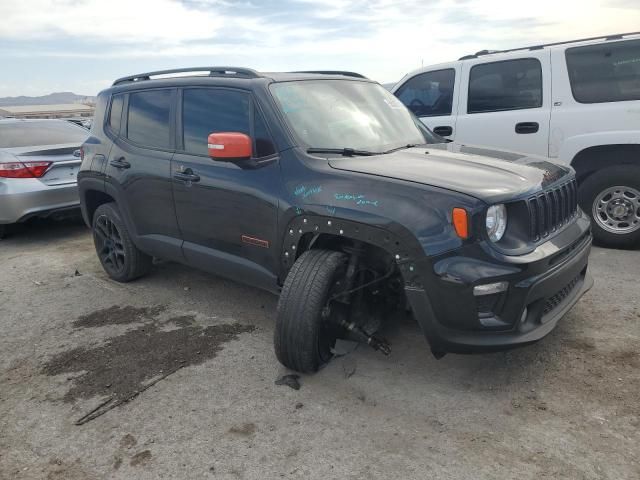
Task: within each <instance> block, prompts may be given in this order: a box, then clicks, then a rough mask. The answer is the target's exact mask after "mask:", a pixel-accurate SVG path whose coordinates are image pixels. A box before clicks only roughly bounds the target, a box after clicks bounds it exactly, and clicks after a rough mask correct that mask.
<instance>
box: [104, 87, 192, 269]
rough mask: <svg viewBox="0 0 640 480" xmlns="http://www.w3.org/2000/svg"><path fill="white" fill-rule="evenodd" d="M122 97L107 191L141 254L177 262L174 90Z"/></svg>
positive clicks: (107, 165) (130, 94)
mask: <svg viewBox="0 0 640 480" xmlns="http://www.w3.org/2000/svg"><path fill="white" fill-rule="evenodd" d="M125 97H126V98H125V100H124V103H125V110H124V112H123V116H122V125H121V127H120V134H119V136H118V137H117V138H116V139H115V141H114V143H113V147H112V148H111V151H110V153H109V156H108V159H107V162H106V163H107V164H106V169H105V175H106V177H105V178H106V188H107V193H110V194H112V195H114V196H115V198H116V200H117V201H118V207H119V208H120V209H121V211H122V212H123V214H124V215H125V216H126V218H125V220H128V221H129V224H128V226H129V227H130V228H132V229H133V232H134V235H135V237H136V242H137V243H138V246H139V247H141V248H142V250H144V251H146V252H148V253H150V254H152V255H156V256H159V257H163V258H176V256H178V257H179V256H181V249H180V246H181V240H180V233H179V230H178V223H177V220H176V212H175V206H174V203H173V193H172V189H171V158H172V157H173V152H174V149H175V142H174V135H173V132H174V123H173V119H174V112H175V97H176V90H175V89H172V88H161V89H147V90H141V91H134V92H130V93H128V94H127V95H125Z"/></svg>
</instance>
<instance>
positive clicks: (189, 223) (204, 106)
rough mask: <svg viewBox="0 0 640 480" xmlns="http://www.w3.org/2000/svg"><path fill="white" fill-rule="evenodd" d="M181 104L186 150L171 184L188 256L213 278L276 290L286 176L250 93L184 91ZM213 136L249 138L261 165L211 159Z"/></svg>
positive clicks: (174, 165) (181, 137)
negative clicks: (279, 211) (271, 286)
mask: <svg viewBox="0 0 640 480" xmlns="http://www.w3.org/2000/svg"><path fill="white" fill-rule="evenodd" d="M179 105H180V106H179V110H178V111H179V114H178V123H179V127H178V132H179V134H178V142H179V146H178V151H177V152H176V155H175V157H174V158H173V162H172V175H173V178H172V181H173V192H174V198H175V204H176V212H177V215H178V223H179V225H180V231H181V232H182V236H183V238H184V245H183V251H184V256H185V258H186V259H187V261H188V262H189V263H190V264H192V265H195V266H198V267H200V268H204V269H206V270H209V271H212V272H214V273H219V274H221V275H223V276H227V277H231V278H234V277H235V278H239V277H241V278H242V280H243V282H245V283H249V284H254V285H256V286H263V287H264V286H265V284H263V282H268V281H272V282H273V284H275V277H274V276H273V275H272V273H271V272H275V271H276V268H277V253H275V252H274V249H275V248H274V247H275V245H276V244H277V231H278V230H277V206H278V194H277V192H278V189H279V185H280V175H279V173H280V170H279V167H278V161H277V156H276V152H275V149H274V146H273V142H272V141H271V136H270V135H269V132H268V129H267V126H266V124H265V122H264V119H263V117H262V115H261V114H260V111H259V110H258V109H257V108H256V105H255V103H254V100H253V98H252V95H251V93H250V92H248V91H244V90H238V89H229V88H213V87H192V88H184V89H183V90H182V91H181V95H180V97H179ZM181 132H182V133H183V134H182V135H180V133H181ZM214 132H241V133H245V134H247V135H250V136H251V138H253V139H254V148H253V150H254V156H255V159H256V164H254V166H253V167H252V168H246V167H245V166H243V165H242V163H233V162H228V161H216V160H213V159H211V158H210V157H209V155H208V149H207V137H208V136H209V134H210V133H214ZM267 288H268V286H267Z"/></svg>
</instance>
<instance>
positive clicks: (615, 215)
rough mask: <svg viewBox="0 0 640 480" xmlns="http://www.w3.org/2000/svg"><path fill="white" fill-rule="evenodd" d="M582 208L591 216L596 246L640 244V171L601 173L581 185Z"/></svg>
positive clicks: (624, 168)
mask: <svg viewBox="0 0 640 480" xmlns="http://www.w3.org/2000/svg"><path fill="white" fill-rule="evenodd" d="M578 200H579V203H580V207H581V208H582V209H583V210H584V211H585V212H586V213H588V214H589V216H590V217H591V225H592V229H593V237H594V240H595V242H596V243H598V244H600V245H602V246H606V247H611V248H632V247H635V246H638V245H640V168H637V167H633V166H630V165H626V166H617V167H611V168H607V169H603V170H601V171H598V172H596V173H594V174H592V175H591V176H589V177H587V179H586V180H584V181H583V182H582V184H581V185H580V189H579V192H578Z"/></svg>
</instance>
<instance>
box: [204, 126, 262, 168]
mask: <svg viewBox="0 0 640 480" xmlns="http://www.w3.org/2000/svg"><path fill="white" fill-rule="evenodd" d="M207 143H208V151H209V156H210V157H211V158H213V159H214V160H222V161H234V160H245V159H248V158H251V155H252V153H253V152H252V150H253V147H252V142H251V137H249V135H246V134H244V133H240V132H218V133H210V134H209V137H208V139H207Z"/></svg>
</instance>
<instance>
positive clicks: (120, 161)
mask: <svg viewBox="0 0 640 480" xmlns="http://www.w3.org/2000/svg"><path fill="white" fill-rule="evenodd" d="M109 165H111V166H112V167H116V168H131V164H130V163H129V162H127V161H126V160H125V158H124V157H120V158H116V159H115V160H111V161H110V162H109Z"/></svg>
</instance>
